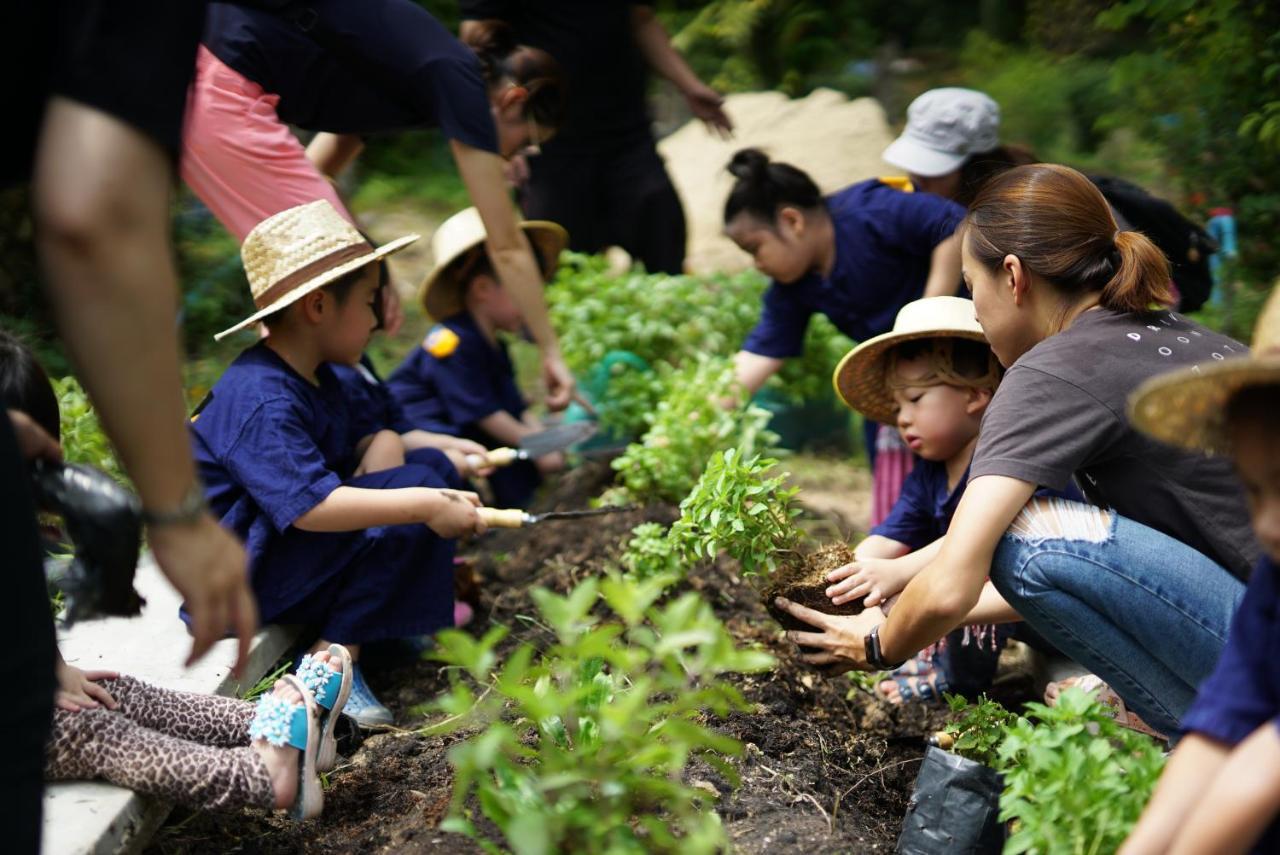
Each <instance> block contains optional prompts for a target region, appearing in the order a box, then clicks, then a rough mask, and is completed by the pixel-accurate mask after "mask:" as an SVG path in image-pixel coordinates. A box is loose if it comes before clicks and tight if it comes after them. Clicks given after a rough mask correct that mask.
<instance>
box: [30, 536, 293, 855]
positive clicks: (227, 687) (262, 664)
mask: <svg viewBox="0 0 1280 855" xmlns="http://www.w3.org/2000/svg"><path fill="white" fill-rule="evenodd" d="M135 584H136V587H137V589H138V592H139V593H140V594H142V596H143V597H144V598H146V601H147V604H146V606H144V607H143V610H142V614H141V615H140V616H139V617H137V618H131V619H126V618H108V619H105V620H96V621H86V622H84V623H79V624H76V625H75V626H74V627H72V628H71V629H70V630H69V631H67V630H60V631H59V633H58V644H59V647H60V649H61V650H62V655H63V658H65V659H66V660H67V662H69V663H70V664H72V665H75V666H76V667H77V668H82V669H84V670H86V671H89V670H94V669H99V670H110V671H119V672H120V673H122V674H129V675H130V676H134V677H139V678H141V679H144V680H146V681H147V682H149V683H154V684H155V685H157V686H164V687H165V688H169V689H181V690H183V691H189V692H204V693H209V694H220V695H235V694H238V693H239V692H240V691H241V689H242V686H241V684H240V682H238V681H237V680H236V678H235V677H233V676H232V675H231V664H232V662H234V660H235V642H234V641H232V640H229V639H228V640H224V641H220V642H218V643H217V644H216V645H215V646H214V648H213V650H211V651H210V652H209V653H208V654H206V655H205V657H204V658H203V659H202V660H201V661H200V662H198V663H196V665H195V666H194V667H192V668H189V669H188V668H183V666H182V663H183V662H184V661H185V660H186V657H187V654H188V653H190V651H191V637H190V636H189V635H187V631H186V626H185V625H184V624H183V623H182V621H180V620H179V619H178V605H179V602H180V598H179V596H178V594H177V592H176V591H174V590H173V588H172V587H171V586H170V585H169V583H168V582H167V581H166V580H165V579H164V577H163V576H161V575H160V571H159V570H158V569H157V568H156V566H155V564H154V563H153V562H152V560H151V556H150V554H148V555H146V556H145V557H144V558H143V560H142V563H141V564H140V565H139V567H138V575H137V581H136V583H135ZM293 637H294V635H293V632H292V631H291V630H290V629H287V628H284V627H278V626H272V627H267V628H266V629H265V630H264V631H262V632H260V633H258V636H257V637H256V638H255V639H254V642H253V648H252V653H251V656H250V659H249V667H248V669H247V671H246V673H245V674H244V685H245V686H252V685H254V684H255V683H257V681H258V680H259V679H261V678H262V676H263V675H264V674H266V673H267V671H268V670H269V669H270V668H271V666H272V665H273V664H275V662H276V661H277V660H278V659H279V658H280V657H281V655H283V654H284V652H285V651H286V650H287V649H288V647H289V645H290V644H291V643H292V641H293ZM169 809H170V806H169V805H168V804H166V803H163V802H160V801H158V800H155V799H150V798H144V797H141V796H138V795H137V794H135V793H134V792H132V791H131V790H126V789H123V788H121V787H115V786H112V785H110V784H105V783H98V782H73V783H62V784H52V785H50V786H49V787H47V788H46V790H45V798H44V811H45V814H44V841H43V846H42V852H43V853H44V855H86V854H87V853H93V855H106V853H120V852H135V851H138V850H140V849H141V848H142V847H143V846H144V845H145V844H146V842H147V840H148V839H150V837H151V835H152V834H154V833H155V831H156V829H157V828H159V826H160V824H161V823H162V822H163V821H164V818H165V817H166V816H167V815H168V813H169Z"/></svg>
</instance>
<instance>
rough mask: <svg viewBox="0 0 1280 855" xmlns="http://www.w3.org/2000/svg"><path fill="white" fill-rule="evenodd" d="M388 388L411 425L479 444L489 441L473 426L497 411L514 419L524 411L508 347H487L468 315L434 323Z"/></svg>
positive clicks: (398, 369) (457, 315)
mask: <svg viewBox="0 0 1280 855" xmlns="http://www.w3.org/2000/svg"><path fill="white" fill-rule="evenodd" d="M387 387H388V388H389V389H390V390H391V394H392V395H393V396H394V397H395V399H396V400H397V401H398V402H399V403H400V406H401V407H403V408H404V412H405V415H406V416H407V417H408V421H409V423H410V424H412V425H413V427H415V428H419V429H421V430H429V431H435V432H437V433H447V434H451V435H453V436H465V437H468V438H469V439H474V440H476V441H477V442H481V443H485V442H491V441H492V438H491V437H489V438H487V437H485V436H484V434H483V433H481V432H480V431H479V429H478V427H477V426H476V422H478V421H480V420H481V419H483V418H484V417H485V416H491V415H493V414H494V413H496V412H499V411H505V412H508V413H510V414H511V415H512V416H514V417H515V418H517V419H518V418H520V417H521V416H522V415H524V410H525V401H524V398H523V397H522V396H521V395H520V389H519V388H518V387H517V386H516V376H515V368H514V367H513V366H512V364H511V357H510V356H509V355H508V354H507V348H506V347H505V346H504V345H503V344H502V343H501V342H499V343H498V344H496V345H494V344H490V343H489V341H488V340H487V339H486V338H485V337H484V333H482V332H481V331H480V328H479V327H477V326H476V322H475V320H474V319H473V318H472V317H471V315H470V314H469V313H467V312H459V313H458V314H456V315H454V316H453V317H450V318H446V319H445V320H444V321H441V322H440V323H438V324H436V325H435V326H434V327H433V328H432V329H431V331H430V332H429V333H427V338H426V340H425V341H424V342H423V344H422V346H421V347H415V348H414V349H413V351H412V352H410V354H409V355H408V356H407V357H405V360H404V362H402V363H400V366H399V367H398V368H396V370H395V371H393V372H392V373H391V376H390V377H388V378H387Z"/></svg>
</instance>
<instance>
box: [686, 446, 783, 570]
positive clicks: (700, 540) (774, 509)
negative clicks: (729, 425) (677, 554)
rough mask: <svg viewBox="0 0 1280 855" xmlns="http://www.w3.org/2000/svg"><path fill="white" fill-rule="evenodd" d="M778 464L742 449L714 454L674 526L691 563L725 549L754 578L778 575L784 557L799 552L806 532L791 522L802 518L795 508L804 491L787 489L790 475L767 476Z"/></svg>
mask: <svg viewBox="0 0 1280 855" xmlns="http://www.w3.org/2000/svg"><path fill="white" fill-rule="evenodd" d="M777 463H778V461H776V460H774V459H772V458H767V457H766V458H761V457H760V456H759V455H753V456H750V457H749V456H747V454H745V453H744V452H743V451H742V450H741V449H738V448H730V449H727V450H725V451H722V452H717V453H716V454H713V455H712V456H711V461H710V462H709V463H708V464H707V467H706V469H705V470H704V471H703V473H702V477H700V478H699V479H698V482H697V484H695V485H694V487H693V489H692V490H691V491H690V493H689V495H688V496H686V497H685V499H684V501H682V502H681V503H680V519H679V520H677V521H676V523H675V525H673V526H672V527H671V539H672V540H673V541H674V542H675V544H676V547H677V548H678V549H679V550H680V551H681V553H682V554H683V555H684V557H685V558H686V559H688V560H690V561H696V560H698V559H702V558H715V557H716V555H717V554H718V553H719V551H720V550H722V549H723V550H725V551H726V552H728V554H729V555H730V556H731V557H733V558H734V559H736V560H737V561H738V563H739V564H741V565H742V572H743V575H745V576H750V575H754V574H759V573H766V572H769V573H771V572H773V571H774V570H776V569H777V567H778V563H779V558H780V557H783V556H785V555H787V554H788V553H793V552H794V551H795V550H796V547H798V546H799V544H800V540H801V532H800V530H799V529H797V528H796V527H795V526H794V525H793V524H792V520H793V519H794V518H795V517H796V516H797V515H799V514H800V509H799V508H798V507H796V506H795V504H794V500H795V496H796V493H798V492H800V491H799V488H796V487H790V488H789V487H786V486H785V482H786V475H785V473H784V474H779V475H775V476H773V477H767V475H768V473H770V472H773V471H775V470H774V467H775V466H776V465H777Z"/></svg>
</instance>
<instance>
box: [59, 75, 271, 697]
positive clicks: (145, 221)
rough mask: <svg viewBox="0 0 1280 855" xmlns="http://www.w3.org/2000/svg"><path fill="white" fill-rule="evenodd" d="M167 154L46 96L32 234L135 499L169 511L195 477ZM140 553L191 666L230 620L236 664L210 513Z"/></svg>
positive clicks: (233, 601) (229, 545)
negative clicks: (147, 558) (171, 591)
mask: <svg viewBox="0 0 1280 855" xmlns="http://www.w3.org/2000/svg"><path fill="white" fill-rule="evenodd" d="M172 178H173V177H172V172H171V166H170V162H169V156H168V154H167V153H166V152H165V151H164V150H163V149H162V148H161V147H160V146H159V145H158V144H157V143H156V142H155V141H153V140H152V139H151V138H150V137H148V136H146V135H144V134H143V133H142V132H141V131H139V130H137V129H136V128H134V127H133V126H131V125H128V124H126V123H125V122H122V121H120V120H118V119H116V118H114V117H112V116H110V115H108V114H106V113H103V112H101V111H98V110H95V109H92V108H90V107H87V106H85V105H83V104H80V103H77V102H75V101H71V100H68V99H65V98H54V99H52V101H51V102H50V104H49V108H48V111H47V112H46V114H45V121H44V127H43V129H42V131H41V137H40V143H39V152H38V155H37V162H36V172H35V196H34V201H35V212H36V218H37V228H38V231H37V242H38V247H39V250H40V255H41V259H42V261H43V263H44V268H45V273H46V279H47V282H48V288H49V293H50V296H51V297H52V303H53V307H54V312H55V315H56V317H57V321H58V329H59V332H60V333H61V336H62V340H63V342H64V343H65V344H66V347H67V350H68V351H69V353H70V355H71V357H72V360H73V361H74V363H75V365H76V369H77V374H78V375H79V377H80V379H81V381H82V382H83V383H84V386H85V389H86V390H87V391H88V393H89V396H90V397H91V398H92V399H93V403H94V406H95V407H96V408H97V411H98V415H99V417H100V418H101V420H102V426H103V429H104V430H105V431H106V433H107V435H108V436H109V437H110V438H111V440H112V442H113V443H114V445H115V448H116V450H117V452H118V453H119V455H120V460H121V462H122V463H123V464H124V468H125V470H126V471H127V472H128V473H129V477H130V478H131V479H132V480H133V483H134V486H135V487H136V488H137V491H138V494H139V496H141V498H142V503H143V506H144V507H146V508H149V509H151V510H155V511H171V510H174V509H176V508H178V507H179V506H180V505H181V504H182V500H183V498H184V497H185V496H186V495H187V494H188V493H189V492H190V491H191V490H192V488H193V486H194V485H195V483H196V481H195V479H196V473H195V464H194V463H193V461H192V458H191V444H190V439H189V438H188V435H187V428H186V424H187V419H186V406H185V403H184V401H183V397H182V376H181V372H180V370H179V348H178V329H177V325H176V323H175V321H174V318H176V317H177V315H178V289H177V282H176V279H177V276H176V273H175V271H174V269H173V265H172V262H171V261H170V259H171V247H170V244H169V194H170V190H171V187H172ZM149 542H150V545H151V550H152V552H153V554H154V555H155V558H156V563H157V564H158V565H159V566H160V569H161V571H162V572H163V573H164V574H165V576H166V577H168V579H169V581H170V582H171V583H173V586H174V587H175V588H177V589H178V592H179V593H181V594H182V596H183V598H184V599H185V600H186V603H187V608H188V609H189V611H190V613H191V616H192V625H193V630H194V635H195V639H194V642H193V644H192V648H191V655H190V657H189V658H188V660H187V661H188V664H189V663H191V662H194V661H195V660H196V659H199V658H200V657H201V656H203V655H204V653H205V652H206V651H207V650H208V649H209V648H210V647H211V646H212V645H213V643H214V642H215V641H217V640H219V639H220V638H222V637H223V635H224V633H226V631H227V628H228V627H233V628H234V629H235V632H236V634H237V636H238V637H239V641H240V646H239V656H238V658H237V661H236V666H235V669H236V671H237V673H238V672H239V671H240V669H241V668H242V667H243V665H244V664H245V662H246V661H247V658H248V653H249V643H250V642H251V641H252V639H253V633H254V631H255V629H256V627H257V620H258V618H257V607H256V605H255V603H254V599H253V594H252V593H251V592H250V590H249V585H248V576H247V573H246V558H245V553H244V548H243V547H242V546H241V545H240V543H239V542H238V541H236V539H235V538H234V537H233V536H232V535H231V534H229V533H228V532H227V531H225V530H224V529H223V528H222V527H221V526H219V525H218V523H217V522H216V521H215V520H214V519H213V517H212V516H210V515H209V514H208V513H204V514H201V515H200V516H199V517H198V518H197V519H196V520H195V521H193V522H191V523H187V524H181V525H164V526H153V527H152V528H151V530H150V532H149Z"/></svg>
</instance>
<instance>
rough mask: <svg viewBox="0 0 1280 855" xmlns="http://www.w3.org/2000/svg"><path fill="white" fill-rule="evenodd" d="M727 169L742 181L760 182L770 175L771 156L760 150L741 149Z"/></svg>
mask: <svg viewBox="0 0 1280 855" xmlns="http://www.w3.org/2000/svg"><path fill="white" fill-rule="evenodd" d="M725 168H726V169H728V170H729V174H730V175H732V176H733V177H734V178H737V179H739V180H741V181H759V180H760V179H762V178H766V177H767V176H768V174H769V155H767V154H765V153H764V152H762V151H761V150H760V149H758V148H744V149H739V150H738V151H737V152H736V153H735V154H734V155H733V159H732V160H730V161H729V165H728V166H727V167H725Z"/></svg>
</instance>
